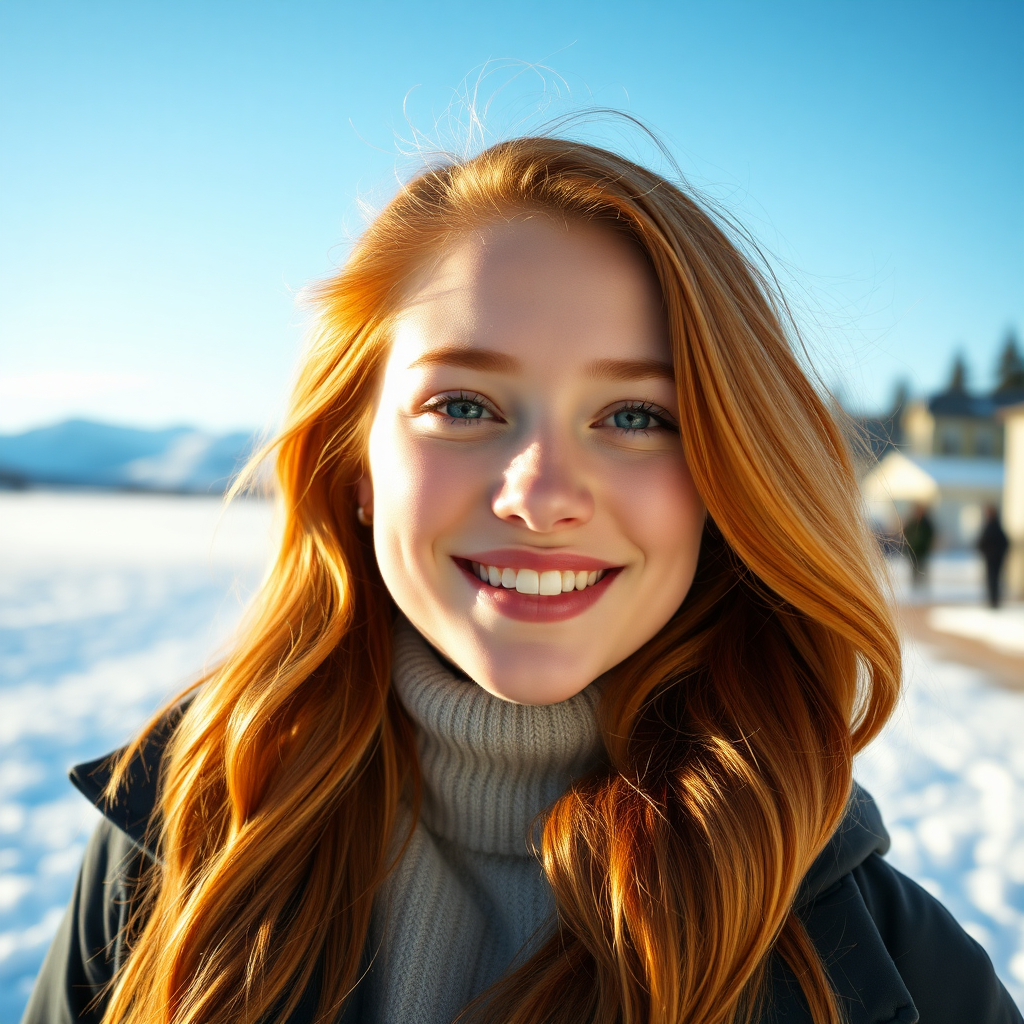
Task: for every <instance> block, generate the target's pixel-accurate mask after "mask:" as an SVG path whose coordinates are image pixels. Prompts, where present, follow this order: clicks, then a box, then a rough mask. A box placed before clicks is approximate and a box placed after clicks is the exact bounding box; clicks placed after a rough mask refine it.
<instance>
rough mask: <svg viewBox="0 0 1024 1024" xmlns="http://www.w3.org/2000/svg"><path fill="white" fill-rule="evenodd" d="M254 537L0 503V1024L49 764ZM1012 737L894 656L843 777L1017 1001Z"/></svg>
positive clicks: (213, 588) (62, 767) (148, 673)
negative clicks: (857, 753)
mask: <svg viewBox="0 0 1024 1024" xmlns="http://www.w3.org/2000/svg"><path fill="white" fill-rule="evenodd" d="M269 536H270V516H269V512H268V509H267V507H266V506H265V505H264V504H262V503H260V502H256V501H244V502H240V503H238V504H237V505H235V506H233V507H232V508H231V509H230V510H228V512H227V513H222V510H221V506H220V503H219V502H218V501H217V500H216V499H210V498H175V497H160V496H144V495H109V494H108V495H103V494H95V495H86V494H77V495H76V494H48V493H41V492H29V493H21V494H0V1024H13V1022H14V1021H16V1020H17V1019H18V1017H19V1015H20V1013H21V1009H22V1007H23V1005H24V1002H25V999H26V998H27V994H28V991H29V988H30V987H31V984H32V979H33V977H34V975H35V972H36V970H37V969H38V966H39V963H40V961H41V959H42V957H43V954H44V952H45V949H46V945H47V943H48V941H49V938H50V936H51V935H52V933H53V931H54V929H55V928H56V925H57V922H58V920H59V919H60V915H61V914H62V913H63V907H64V904H65V902H66V900H67V898H68V894H69V892H70V890H71V886H72V884H73V882H74V877H75V872H76V870H77V867H78V862H79V860H80V858H81V854H82V850H83V847H84V843H85V839H86V837H87V835H88V833H89V830H90V828H91V827H92V825H93V822H94V821H95V818H96V813H95V812H94V811H93V810H92V809H91V808H90V807H89V806H88V805H87V804H86V803H85V801H84V800H82V799H81V797H79V796H78V795H77V794H76V793H75V792H74V791H73V790H72V789H71V787H70V785H69V784H68V783H67V780H66V774H65V773H66V770H67V768H68V766H69V765H71V764H73V763H75V762H76V761H80V760H85V759H87V758H91V757H94V756H96V755H98V754H100V753H103V752H105V751H107V750H110V749H113V748H114V747H116V746H118V745H119V744H121V743H123V742H124V741H125V739H126V738H127V737H128V736H129V735H130V734H131V733H132V731H133V730H134V729H135V728H137V726H138V725H139V724H140V723H141V722H142V721H143V720H144V719H145V718H146V717H147V715H148V714H149V712H150V711H151V710H152V709H153V708H154V707H155V706H156V705H157V704H159V703H160V702H161V701H162V700H163V699H164V698H165V697H167V696H168V695H170V694H171V693H173V692H174V691H176V690H177V689H178V688H180V687H181V686H182V685H183V684H184V683H186V682H187V681H188V680H189V679H190V678H192V677H193V676H194V675H195V674H196V673H197V672H198V671H199V670H200V669H201V668H202V666H203V665H204V663H206V662H207V661H208V660H209V658H210V657H211V656H212V655H214V654H215V653H216V650H217V648H218V646H219V645H220V644H222V643H223V641H224V640H225V639H226V638H227V637H228V636H229V635H230V632H231V629H232V627H233V626H234V624H235V623H236V622H237V619H238V616H239V614H240V612H241V609H242V603H243V600H244V597H245V595H246V594H248V593H250V592H251V590H252V589H253V587H254V586H255V585H256V584H257V583H258V581H259V578H260V575H261V573H262V571H263V567H264V562H265V558H266V553H267V549H268V538H269ZM943 574H944V575H943ZM976 575H977V574H976V571H975V568H972V567H971V566H970V565H969V564H968V563H966V562H965V563H963V564H962V565H960V564H958V565H954V566H952V567H950V566H946V567H945V568H940V571H939V572H938V573H937V574H936V577H937V578H936V579H935V580H934V581H933V582H934V584H935V586H936V588H937V589H938V590H940V591H941V597H940V599H942V600H950V601H958V602H966V601H970V600H973V599H975V598H976V597H977V591H978V583H979V582H980V581H979V580H978V579H976V578H975V577H976ZM934 596H936V597H938V596H939V594H938V593H937V594H935V595H934ZM1022 736H1024V696H1018V695H1017V694H1014V693H1009V692H1007V691H1005V690H1000V689H998V688H996V687H994V686H992V685H990V684H989V683H988V682H987V680H986V678H985V676H984V674H983V673H981V672H979V671H976V670H973V669H969V668H965V667H963V666H960V665H954V664H951V663H946V662H943V661H942V660H940V658H939V657H938V655H937V654H936V653H935V652H934V651H931V650H929V649H927V648H924V647H921V648H910V649H908V651H907V690H906V696H905V699H904V702H903V706H902V708H901V710H900V712H899V713H898V714H897V716H896V717H895V718H894V720H893V722H892V723H891V724H890V726H889V727H888V728H887V730H886V732H885V734H884V735H883V736H882V737H881V738H880V739H879V740H878V741H877V742H876V743H875V745H874V746H873V747H872V748H871V750H870V751H868V752H866V753H865V754H864V755H863V756H862V758H861V760H860V763H859V766H858V777H859V778H860V780H861V782H862V783H863V784H864V785H865V786H866V787H867V788H868V789H869V790H871V791H872V792H873V793H874V795H875V797H876V798H877V799H878V800H879V803H880V804H881V807H882V810H883V813H884V814H885V816H886V820H887V823H888V825H889V829H890V832H891V833H892V837H893V848H892V852H891V854H890V859H891V860H892V861H893V863H895V864H896V865H897V866H898V867H900V868H901V869H902V870H904V871H906V872H907V873H909V874H911V875H912V876H913V877H915V878H916V879H918V880H919V881H920V882H921V883H922V884H924V885H925V886H926V887H927V888H929V889H930V890H931V891H933V892H935V893H936V894H937V895H939V896H940V897H941V898H942V899H943V900H944V901H945V902H946V904H947V905H948V906H949V907H950V909H951V910H952V911H953V913H954V914H955V915H956V916H957V917H958V918H959V919H960V921H961V922H963V924H964V925H965V927H967V928H968V930H969V931H970V932H971V934H973V935H974V936H975V937H976V938H977V939H978V941H979V942H981V943H982V944H983V945H984V946H985V947H986V949H988V951H989V953H990V954H991V956H992V958H993V960H994V961H995V963H996V967H997V969H998V971H999V973H1000V975H1001V976H1002V978H1003V980H1004V981H1005V983H1006V984H1007V986H1008V987H1009V988H1010V990H1011V992H1012V993H1013V994H1014V996H1015V998H1017V1000H1018V1002H1020V1001H1022V1000H1024V744H1021V742H1020V738H1021V737H1022Z"/></svg>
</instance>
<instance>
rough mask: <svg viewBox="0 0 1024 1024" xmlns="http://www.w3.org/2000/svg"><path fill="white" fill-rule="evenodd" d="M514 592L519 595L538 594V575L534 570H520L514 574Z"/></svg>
mask: <svg viewBox="0 0 1024 1024" xmlns="http://www.w3.org/2000/svg"><path fill="white" fill-rule="evenodd" d="M516 590H518V591H519V593H520V594H539V593H540V573H539V572H537V570H536V569H520V570H519V572H517V573H516Z"/></svg>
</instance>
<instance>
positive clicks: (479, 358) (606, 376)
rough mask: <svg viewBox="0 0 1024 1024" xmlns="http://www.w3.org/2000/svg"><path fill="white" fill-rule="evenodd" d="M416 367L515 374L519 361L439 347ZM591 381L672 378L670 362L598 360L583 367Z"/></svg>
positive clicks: (484, 352) (486, 352)
mask: <svg viewBox="0 0 1024 1024" xmlns="http://www.w3.org/2000/svg"><path fill="white" fill-rule="evenodd" d="M419 366H460V367H462V368H463V369H467V370H484V371H486V372H489V373H507V374H513V373H517V372H518V371H519V370H520V369H522V363H521V362H520V360H518V359H516V357H515V356H510V355H508V354H507V353H505V352H495V351H494V350H493V349H488V348H440V349H435V350H434V351H433V352H424V354H423V355H421V356H420V357H419V358H418V359H416V360H414V361H413V362H412V363H410V365H409V369H410V370H412V369H415V368H416V367H419ZM586 376H587V377H589V378H590V379H591V380H612V381H632V380H668V381H674V380H675V372H674V371H673V369H672V364H671V363H664V362H662V361H661V360H660V359H598V360H596V361H594V362H592V363H590V364H589V365H588V366H587V368H586Z"/></svg>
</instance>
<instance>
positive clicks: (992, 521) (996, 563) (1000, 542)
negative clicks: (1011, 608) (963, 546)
mask: <svg viewBox="0 0 1024 1024" xmlns="http://www.w3.org/2000/svg"><path fill="white" fill-rule="evenodd" d="M1009 549H1010V540H1009V538H1008V537H1007V536H1006V531H1005V530H1003V524H1002V523H1001V522H1000V521H999V510H998V509H997V508H996V507H995V505H987V506H986V507H985V525H984V527H983V528H982V531H981V536H979V537H978V550H979V551H980V552H981V556H982V558H984V559H985V584H986V586H987V588H988V605H989V607H990V608H998V607H999V603H1000V598H1001V596H1002V595H1001V593H1000V591H1001V590H1002V586H1001V584H1002V575H1003V562H1005V561H1006V552H1007V551H1008V550H1009Z"/></svg>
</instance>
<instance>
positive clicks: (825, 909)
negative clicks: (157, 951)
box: [23, 723, 1024, 1024]
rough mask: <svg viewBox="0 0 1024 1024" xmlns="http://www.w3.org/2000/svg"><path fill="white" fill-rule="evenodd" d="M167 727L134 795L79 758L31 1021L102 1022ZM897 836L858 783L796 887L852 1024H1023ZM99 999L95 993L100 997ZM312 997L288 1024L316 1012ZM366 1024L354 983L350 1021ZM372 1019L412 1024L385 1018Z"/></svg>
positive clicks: (777, 1011)
mask: <svg viewBox="0 0 1024 1024" xmlns="http://www.w3.org/2000/svg"><path fill="white" fill-rule="evenodd" d="M171 728H173V723H168V724H167V725H166V726H165V728H164V729H163V731H162V732H161V733H159V734H158V735H157V736H155V737H153V738H151V740H150V741H149V743H148V744H147V746H146V749H145V752H144V755H143V756H142V757H141V758H139V759H138V760H137V761H136V763H135V765H134V766H133V769H132V772H131V774H130V779H129V785H128V789H127V795H126V797H124V798H122V799H121V800H120V801H119V803H118V804H117V806H115V807H107V806H106V805H105V803H104V801H103V798H102V793H103V788H104V785H105V784H106V781H107V779H108V778H109V770H110V763H111V759H110V758H103V759H100V760H98V761H93V762H91V763H88V764H83V765H79V766H78V767H77V768H75V769H73V770H72V772H71V779H72V782H74V784H75V785H76V786H77V787H78V789H80V790H81V791H82V793H83V794H84V795H85V796H86V797H87V798H88V799H89V800H91V801H92V802H93V803H94V804H95V805H96V806H97V807H98V808H99V809H100V810H101V811H102V812H103V815H104V820H103V821H102V822H100V824H99V826H98V827H97V829H96V831H95V832H94V834H93V836H92V838H91V840H90V841H89V845H88V847H87V849H86V853H85V860H84V863H83V864H82V869H81V872H80V874H79V877H78V882H77V884H76V886H75V891H74V895H73V897H72V899H71V904H70V905H69V907H68V910H67V913H66V914H65V917H64V920H63V922H62V923H61V926H60V928H59V930H58V932H57V935H56V937H55V938H54V940H53V945H52V946H51V947H50V951H49V953H48V955H47V957H46V961H45V963H44V965H43V968H42V971H41V972H40V975H39V978H38V980H37V982H36V987H35V990H34V991H33V993H32V997H31V999H30V1001H29V1005H28V1008H27V1010H26V1011H25V1016H24V1018H23V1024H70V1022H72V1021H86V1022H90V1024H96V1022H98V1021H99V1020H100V1018H101V1017H102V1006H103V998H104V997H103V995H102V993H103V991H104V986H106V985H107V983H108V982H109V981H110V979H111V977H112V976H113V974H114V972H115V971H116V970H117V968H118V966H119V965H120V964H121V962H122V961H123V959H124V956H125V949H124V945H123V943H122V939H121V936H122V932H123V929H124V926H125V922H126V919H127V916H128V913H129V909H130V906H131V901H132V897H133V892H134V885H135V880H136V879H137V878H138V877H139V872H140V870H141V869H142V868H143V867H144V866H145V864H146V861H147V859H148V858H153V857H154V856H155V853H154V850H153V849H152V848H151V847H150V846H149V845H147V842H148V841H147V835H146V827H147V823H148V821H149V818H150V815H151V814H152V811H153V806H154V802H155V799H156V792H157V779H158V770H159V764H160V757H161V754H162V751H163V748H164V745H165V743H166V739H167V736H168V735H169V733H170V730H171ZM888 847H889V838H888V836H887V834H886V832H885V828H884V826H883V825H882V820H881V817H880V816H879V813H878V809H877V807H876V806H875V803H874V801H873V800H872V799H871V797H870V796H869V795H868V794H867V793H866V792H865V791H864V790H862V789H859V788H857V787H855V788H854V792H853V795H852V797H851V800H850V806H849V809H848V811H847V814H846V817H845V819H844V820H843V822H842V824H841V825H840V827H839V829H838V831H837V832H836V834H835V835H834V836H833V837H832V839H831V841H830V842H829V844H828V846H827V847H826V848H825V850H824V851H823V852H822V853H821V855H820V856H819V857H818V859H817V860H816V861H815V862H814V864H813V865H812V867H811V870H810V871H809V872H808V873H807V876H806V877H805V879H804V881H803V884H802V886H801V888H800V892H799V896H798V899H797V909H798V913H799V914H800V916H801V918H802V919H803V921H804V924H805V926H806V928H807V931H808V933H809V935H810V937H811V939H812V941H813V942H814V945H815V946H816V947H817V949H818V951H819V953H820V954H821V956H822V959H823V962H824V963H825V965H826V968H827V970H828V972H829V975H830V977H831V979H832V983H833V985H834V986H835V989H836V991H837V992H838V993H839V995H840V997H841V999H842V1003H843V1007H844V1009H845V1012H846V1016H847V1021H848V1024H882V1022H887V1021H892V1022H900V1024H914V1022H916V1021H920V1022H921V1024H1024V1021H1022V1018H1021V1015H1020V1013H1019V1012H1018V1010H1017V1008H1016V1007H1015V1006H1014V1004H1013V1002H1012V1001H1011V1000H1010V997H1009V995H1008V994H1007V992H1006V990H1005V989H1004V988H1003V986H1002V985H1001V984H1000V983H999V981H998V979H997V978H996V976H995V973H994V971H993V969H992V965H991V963H990V962H989V959H988V957H987V956H986V955H985V952H984V951H983V950H982V949H981V947H980V946H979V945H978V944H977V943H976V942H975V941H974V940H973V939H972V938H970V937H969V936H968V935H967V934H966V933H965V932H964V931H963V929H962V928H961V927H960V926H959V925H958V924H957V923H956V921H954V920H953V918H952V917H951V916H950V914H949V912H948V911H947V910H946V909H945V908H944V907H943V906H942V905H941V904H940V903H939V902H938V901H937V900H935V899H934V898H933V897H932V896H930V895H929V894H928V893H927V892H925V891H924V890H923V889H922V888H921V887H920V886H918V885H917V884H915V883H914V882H912V881H911V880H910V879H909V878H907V877H905V876H904V875H901V874H900V873H899V872H898V871H896V870H894V869H893V868H892V867H890V866H889V865H888V864H887V863H886V861H885V860H883V859H882V855H883V854H884V853H885V852H886V850H887V849H888ZM97 997H98V998H97ZM315 1004H316V999H315V993H313V992H307V993H306V996H305V998H304V999H303V1001H302V1003H301V1004H300V1006H299V1008H298V1010H297V1011H296V1013H295V1014H294V1015H293V1016H292V1018H291V1021H290V1022H289V1024H306V1022H310V1021H312V1019H313V1010H314V1007H315ZM810 1019H811V1018H810V1014H809V1012H808V1009H807V1005H806V1003H805V1001H804V999H803V995H802V993H801V991H800V986H799V985H798V984H797V981H796V978H795V977H794V976H793V975H792V973H791V972H790V971H789V970H788V968H787V967H786V966H785V965H784V964H783V963H782V962H781V960H779V959H777V958H776V959H775V960H774V961H773V963H772V979H771V999H770V1005H769V1007H768V1010H767V1012H766V1014H765V1016H764V1017H763V1018H762V1020H763V1024H769V1022H771V1024H808V1022H809V1021H810ZM365 1020H367V1018H366V1017H365V1016H364V1014H363V1013H362V1012H361V1008H360V994H359V990H358V989H357V991H356V993H355V995H354V996H353V997H352V999H351V1000H350V1002H349V1004H348V1006H347V1007H346V1009H345V1012H344V1014H343V1016H342V1024H358V1022H362V1021H365ZM373 1024H415V1022H405V1021H387V1022H373Z"/></svg>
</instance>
